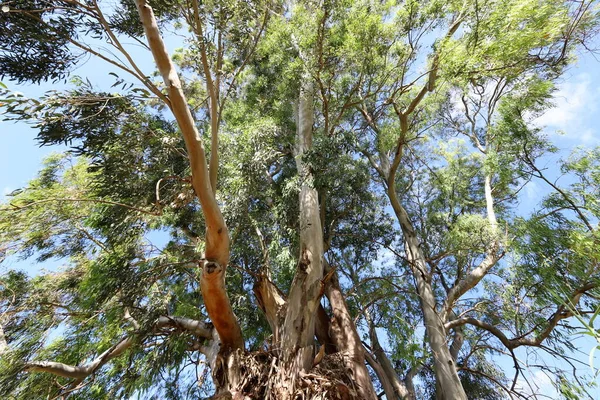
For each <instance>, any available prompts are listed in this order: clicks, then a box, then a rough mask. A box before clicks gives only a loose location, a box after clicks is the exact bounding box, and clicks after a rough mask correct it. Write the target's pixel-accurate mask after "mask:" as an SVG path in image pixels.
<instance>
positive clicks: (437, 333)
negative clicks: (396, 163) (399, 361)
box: [388, 185, 467, 400]
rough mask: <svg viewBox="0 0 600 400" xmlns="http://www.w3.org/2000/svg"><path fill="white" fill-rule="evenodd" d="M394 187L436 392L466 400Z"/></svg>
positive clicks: (447, 398)
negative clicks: (434, 378) (429, 352)
mask: <svg viewBox="0 0 600 400" xmlns="http://www.w3.org/2000/svg"><path fill="white" fill-rule="evenodd" d="M394 188H395V186H394V185H390V186H388V197H389V198H390V201H391V203H392V208H393V209H394V213H395V214H396V217H397V218H398V222H399V223H400V227H401V229H402V234H403V236H404V246H405V251H406V258H407V260H408V262H409V265H410V268H411V270H412V272H413V277H414V279H415V282H416V286H417V293H418V295H419V301H420V303H421V309H422V311H423V321H424V323H425V329H426V333H427V337H428V340H429V346H430V348H431V351H432V352H433V360H434V372H435V376H436V382H437V385H439V386H438V387H439V391H438V392H439V395H440V396H442V397H441V398H442V399H444V400H466V399H467V395H466V393H465V390H464V389H463V387H462V384H461V382H460V378H459V377H458V372H457V370H456V365H455V362H454V359H453V357H452V355H451V354H450V349H449V348H448V343H447V340H446V336H447V335H446V329H445V328H444V322H443V320H442V319H441V318H440V315H439V314H438V312H437V311H436V299H435V294H434V292H433V288H432V287H431V283H430V281H429V273H428V271H427V264H426V262H425V257H424V255H423V252H422V250H421V247H420V243H419V239H418V237H417V234H416V232H415V230H414V227H413V226H412V223H411V221H410V219H409V217H408V214H407V212H406V210H405V209H404V207H402V205H401V204H400V202H399V201H398V197H397V195H396V192H395V190H394Z"/></svg>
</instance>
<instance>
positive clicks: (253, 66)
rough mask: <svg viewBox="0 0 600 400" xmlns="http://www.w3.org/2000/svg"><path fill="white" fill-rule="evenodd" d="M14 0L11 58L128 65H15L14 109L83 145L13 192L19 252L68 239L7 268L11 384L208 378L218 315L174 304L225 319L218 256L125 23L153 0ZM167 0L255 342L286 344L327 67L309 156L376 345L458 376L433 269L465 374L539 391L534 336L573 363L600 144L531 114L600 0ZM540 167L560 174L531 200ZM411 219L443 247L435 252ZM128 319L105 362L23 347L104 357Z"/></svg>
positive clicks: (429, 383) (4, 378) (46, 139)
mask: <svg viewBox="0 0 600 400" xmlns="http://www.w3.org/2000/svg"><path fill="white" fill-rule="evenodd" d="M0 4H1V5H2V11H3V12H2V13H0V40H1V41H2V44H1V45H0V74H2V77H3V79H4V78H9V79H11V80H14V81H16V82H26V81H27V82H36V83H38V82H40V81H44V80H48V79H50V80H60V79H63V78H66V77H68V76H70V71H71V69H72V68H73V67H74V66H75V64H76V62H77V61H78V60H79V59H81V57H82V55H85V57H88V56H91V57H94V60H98V62H99V61H100V60H104V62H108V63H109V65H111V66H112V67H114V68H117V69H118V70H119V74H116V73H114V72H113V73H111V76H112V77H111V78H110V79H107V82H111V83H112V82H114V83H115V84H114V85H113V87H106V86H109V85H110V84H106V83H103V82H89V81H87V80H85V79H83V78H79V77H73V76H71V78H72V79H71V83H70V84H69V86H68V87H67V89H65V90H55V91H51V92H48V93H46V94H45V95H44V96H41V97H40V98H35V99H34V98H28V97H26V96H25V95H23V94H20V93H18V92H16V91H13V90H11V89H8V88H7V87H6V86H8V85H4V84H2V86H1V88H0V96H1V97H0V112H1V113H2V115H3V117H4V118H5V119H7V120H15V121H20V122H26V123H29V124H31V125H32V126H34V127H35V128H36V129H38V132H39V133H38V137H37V140H38V143H39V144H41V145H43V146H53V145H61V146H64V147H66V148H67V151H66V152H65V153H64V154H55V155H52V156H51V157H49V158H48V159H47V160H46V161H45V162H44V165H43V167H42V169H41V170H40V172H39V173H38V176H37V177H36V178H34V179H33V180H32V181H30V182H29V184H28V185H27V186H25V187H23V188H21V189H19V190H17V191H15V192H13V193H12V194H10V195H9V196H7V199H6V201H5V203H4V204H3V205H1V206H0V262H7V263H10V262H14V261H15V260H19V259H24V258H29V257H32V258H34V259H36V260H37V261H39V262H43V261H45V260H48V259H58V260H60V262H61V263H62V267H61V268H59V269H57V270H54V271H47V272H43V273H39V274H31V275H27V274H25V273H23V272H19V271H12V270H3V271H2V276H1V277H0V313H1V314H0V340H2V341H3V342H0V352H2V358H1V360H0V396H2V397H6V398H15V399H29V398H46V397H49V398H53V397H56V396H60V395H61V394H65V393H66V392H69V393H70V392H71V391H72V392H73V393H72V394H73V396H75V397H76V398H82V399H103V398H131V397H132V396H133V397H135V396H138V397H140V398H142V397H143V398H173V399H179V398H199V397H201V396H206V395H208V394H209V393H210V392H211V390H212V380H211V379H210V377H209V375H210V368H209V366H208V365H207V364H208V363H209V362H210V360H209V358H208V357H207V356H206V354H207V350H206V348H205V346H206V345H207V344H208V341H207V338H204V337H201V336H198V335H194V334H192V333H190V331H189V330H186V329H183V328H182V327H181V326H178V325H176V324H175V325H169V326H164V325H163V326H158V325H157V323H156V321H157V320H158V319H159V318H160V317H161V316H176V317H186V318H191V319H194V320H198V321H207V319H208V316H207V313H206V310H205V308H204V306H203V299H202V297H201V295H200V289H199V286H200V279H201V278H200V270H199V268H198V265H199V263H200V262H201V261H202V257H203V256H202V254H203V251H204V249H205V242H204V234H205V228H206V226H205V220H204V215H203V213H202V209H201V207H200V204H199V202H198V199H197V198H196V195H195V193H194V190H193V189H192V186H191V179H190V174H191V169H190V166H189V159H188V154H187V153H186V150H185V149H186V147H185V144H184V142H183V139H182V136H181V132H180V131H179V128H178V126H177V124H176V123H175V121H174V119H173V116H172V114H171V113H170V110H171V108H172V105H171V103H170V100H169V98H168V96H167V95H166V93H167V91H166V90H165V89H166V88H165V87H164V85H162V84H159V83H157V82H154V81H153V80H152V79H153V78H151V77H149V76H146V75H144V73H142V72H141V71H142V69H141V68H140V67H139V66H140V65H141V62H146V61H136V57H137V55H138V54H137V52H138V51H141V50H139V49H137V51H136V52H134V51H132V47H128V46H130V45H131V43H136V44H140V43H142V45H141V47H142V48H144V47H145V44H143V43H145V42H144V35H143V30H142V25H141V24H140V22H139V18H138V15H137V10H136V7H135V3H134V2H132V1H129V0H128V1H122V2H118V3H114V2H113V3H110V4H108V3H106V4H105V3H104V2H99V3H98V2H96V1H91V2H78V1H70V0H69V1H64V2H61V1H57V2H36V1H6V2H2V3H0ZM151 6H152V7H153V8H154V10H155V13H156V15H157V18H158V24H159V26H160V29H161V30H162V32H165V33H164V34H165V35H167V32H172V34H173V36H175V37H179V36H185V37H186V38H185V39H184V40H180V42H181V46H182V47H181V48H179V49H177V50H174V52H173V60H174V62H175V63H176V64H177V67H178V69H179V71H181V77H182V80H183V90H184V92H185V95H186V96H187V98H188V105H189V110H190V112H191V113H192V115H193V118H194V120H195V122H196V126H197V128H198V131H199V132H200V140H201V141H203V143H204V144H205V147H206V148H207V149H210V148H211V147H210V140H211V137H210V136H211V135H210V133H211V132H214V129H215V123H214V122H215V121H217V127H218V131H219V135H220V137H219V138H220V143H219V149H218V151H219V155H220V159H221V165H220V168H219V181H218V185H217V186H218V190H217V194H216V198H217V201H218V203H219V205H220V207H221V210H222V212H223V214H224V216H225V219H226V222H227V226H228V229H229V232H230V235H231V256H230V268H229V269H228V273H227V281H226V285H227V290H228V294H229V297H230V299H231V303H232V306H233V309H234V311H235V314H236V316H237V318H238V320H239V322H240V325H241V327H242V330H243V334H244V340H245V344H246V348H247V349H248V350H251V351H256V352H257V354H260V352H267V351H269V352H270V351H274V352H277V351H279V349H278V346H279V345H280V344H279V343H273V341H272V339H273V337H272V332H271V331H270V329H269V325H268V323H267V321H266V319H265V318H264V317H263V314H262V313H261V311H260V309H259V308H260V307H259V305H258V303H257V301H256V299H255V297H254V295H253V286H254V284H255V282H256V281H257V279H259V278H261V277H264V276H268V277H269V279H270V280H271V281H272V282H273V283H274V284H275V285H276V286H277V287H278V289H279V293H280V295H281V296H286V295H287V294H288V293H289V291H290V287H291V285H292V281H293V278H294V274H295V273H296V270H297V266H298V265H299V263H298V259H297V255H298V254H299V253H300V248H299V247H300V246H299V229H300V228H299V222H298V214H299V204H298V193H299V189H300V186H301V184H302V183H303V182H301V181H300V180H301V178H300V177H299V174H298V171H297V170H296V160H295V157H296V153H295V151H296V150H295V149H296V146H297V144H296V143H295V132H296V125H297V123H298V104H297V99H298V91H299V90H300V86H301V84H302V83H303V80H306V79H310V80H311V81H312V82H313V84H314V91H315V101H314V104H313V107H314V111H315V123H314V126H313V141H312V147H311V149H310V150H309V151H306V153H305V154H304V155H303V162H304V163H305V165H307V166H308V167H307V168H309V169H310V172H311V174H312V176H313V177H314V180H313V181H312V183H311V184H312V185H314V188H315V189H316V190H317V192H318V194H319V208H320V213H321V218H322V230H323V235H324V242H325V243H324V248H325V254H324V255H323V257H324V259H325V260H326V262H327V264H328V265H329V266H331V267H332V268H333V270H334V271H335V273H336V274H337V276H338V277H339V283H340V286H341V289H342V291H343V293H344V295H345V298H346V302H347V305H348V308H349V310H350V312H351V314H352V317H353V318H354V321H355V324H356V325H357V327H358V332H359V334H360V336H361V339H362V341H363V343H364V346H365V349H366V351H367V352H368V354H370V355H372V358H373V360H375V362H376V363H377V364H371V366H372V367H373V365H375V366H377V365H389V366H390V369H389V371H388V372H386V374H387V378H385V379H389V380H393V379H395V380H396V381H397V382H398V385H400V386H402V387H404V388H405V389H406V390H408V391H409V392H410V391H411V387H412V388H414V393H413V394H412V396H413V397H411V398H423V399H426V398H439V397H436V395H437V396H439V393H440V388H439V382H437V379H438V378H437V377H436V368H435V366H434V365H435V362H434V361H435V358H436V357H439V355H438V354H434V352H432V351H431V347H430V346H431V345H430V343H431V337H429V335H428V334H426V331H425V327H424V320H423V315H424V313H425V312H426V311H428V310H424V308H423V307H424V306H423V304H424V302H423V297H422V296H423V293H422V292H420V291H419V290H418V288H417V287H418V285H417V284H416V283H418V281H419V279H423V280H424V282H425V283H426V284H427V285H429V287H430V288H431V293H432V296H433V297H434V300H435V304H434V307H433V312H435V313H436V318H439V320H440V321H442V325H441V326H442V328H443V329H442V330H445V331H446V332H442V335H443V339H444V342H447V343H448V348H449V351H450V353H452V357H453V361H452V362H454V363H455V364H456V366H457V373H458V377H459V378H460V381H461V384H462V387H463V388H464V390H465V391H466V393H467V395H468V397H469V398H473V399H490V400H495V399H501V398H506V396H511V397H514V398H518V397H519V396H523V395H524V393H526V391H525V390H524V389H523V387H520V386H519V385H516V384H515V383H514V382H517V380H518V381H519V382H521V381H522V380H523V379H526V378H527V375H526V374H525V373H524V371H525V369H526V368H527V366H528V365H529V361H530V360H531V359H536V358H538V357H547V358H552V359H562V360H563V361H566V362H571V360H570V359H569V358H568V351H569V350H572V349H573V345H572V340H571V339H572V337H571V334H572V333H573V332H574V329H572V326H570V325H568V324H567V323H566V322H567V321H569V320H568V319H569V318H571V317H573V315H579V316H580V318H581V319H580V322H583V323H586V321H587V319H586V315H587V314H586V313H589V311H590V310H596V309H597V308H598V302H597V299H598V296H600V292H599V290H600V289H599V288H600V286H599V285H600V281H599V279H600V270H599V268H600V246H599V241H600V232H599V230H598V221H599V220H600V203H599V200H598V199H599V198H600V151H599V150H598V149H585V148H581V149H576V150H575V151H574V152H573V154H572V155H571V156H570V157H568V158H566V159H564V160H562V161H560V163H559V165H558V167H557V169H556V170H550V171H548V170H545V169H543V168H542V167H540V165H544V163H545V162H546V161H547V157H556V156H555V155H554V152H556V151H557V149H556V148H555V147H554V145H553V143H552V142H551V141H550V139H549V138H547V137H546V136H545V135H544V129H543V127H539V126H537V125H536V124H535V119H536V117H538V116H540V115H541V114H543V113H544V112H546V111H547V110H548V109H549V108H550V107H551V99H552V96H553V94H554V90H555V84H556V82H557V80H558V79H559V78H560V77H561V74H562V73H563V72H564V68H565V66H567V65H569V63H571V62H572V61H573V58H572V54H573V51H574V49H576V48H577V46H578V45H580V44H582V43H583V44H584V45H587V44H588V43H589V40H590V38H591V37H592V35H593V34H594V33H595V30H596V29H597V26H598V24H597V21H598V14H597V11H596V10H595V9H594V7H595V6H596V5H595V4H594V3H588V2H569V1H568V2H563V1H542V2H540V1H530V0H522V1H483V2H481V1H475V2H471V1H450V2H445V1H437V0H434V1H423V2H422V1H406V2H372V1H325V2H313V1H306V2H297V3H294V4H293V5H290V4H279V3H277V4H275V2H273V3H271V2H263V1H257V2H246V1H243V2H238V1H206V2H196V1H192V2H160V1H159V2H152V4H151ZM171 39H172V38H171ZM98 43H102V46H95V44H98ZM107 43H108V45H110V46H112V47H111V48H110V50H107V49H106V47H104V46H106V45H107ZM96 48H97V49H98V50H97V51H96V50H94V49H96ZM114 54H118V56H115V55H114ZM134 55H135V56H136V57H134ZM141 59H143V57H141ZM148 59H149V58H148ZM148 59H146V60H148ZM94 62H96V61H94ZM136 62H140V64H139V65H138V64H136ZM144 69H146V70H148V71H149V70H150V69H151V67H150V66H148V65H146V66H144ZM208 81H211V82H212V83H211V85H214V86H212V87H213V88H217V89H215V90H214V91H213V92H212V93H211V92H210V90H208V89H207V88H209V87H211V86H210V85H208V84H207V82H208ZM132 82H133V83H132ZM7 83H8V82H7ZM11 88H12V86H11ZM215 104H217V106H216V107H215ZM64 147H63V148H64ZM213 151H216V149H213ZM209 156H210V154H209ZM391 170H393V171H394V174H390V171H391ZM557 174H561V176H562V177H561V178H560V179H558V180H557ZM390 177H391V178H390ZM532 182H533V183H535V184H536V185H542V186H544V188H545V189H544V193H547V195H545V196H544V198H542V199H540V201H539V203H538V204H535V205H532V206H531V207H529V208H528V209H525V208H523V207H522V206H521V204H520V202H521V201H522V200H523V196H524V194H523V193H525V191H526V190H524V188H526V187H527V185H531V184H532ZM390 192H393V193H394V194H395V196H397V199H398V202H399V204H400V205H401V207H402V209H403V210H404V211H405V212H406V214H407V215H408V218H409V221H410V229H406V227H401V226H400V224H401V222H402V221H400V220H399V219H398V215H399V214H401V213H399V212H398V211H397V209H394V208H392V207H391V205H392V204H393V203H392V198H393V196H391V195H390ZM408 234H414V236H415V238H416V240H418V242H419V246H418V248H419V251H420V252H422V255H423V261H424V264H423V265H424V266H425V269H424V270H421V271H418V270H416V269H415V267H414V259H411V258H410V256H411V254H409V253H410V250H409V248H408V247H407V243H408V241H407V240H408V239H407V236H408ZM490 260H491V261H490ZM486 262H487V263H489V264H490V265H489V268H488V267H486V264H485V263H486ZM41 265H43V264H41ZM486 268H487V269H486ZM481 270H484V272H483V274H482V276H481V277H480V278H481V279H480V280H475V279H474V278H473V277H474V276H476V274H477V272H478V271H481ZM328 279H329V278H324V281H323V285H326V284H327V281H328ZM471 283H472V286H470V287H468V288H467V289H466V290H465V291H464V292H462V293H459V294H458V295H457V297H456V298H452V297H451V296H453V295H454V294H456V293H458V292H460V289H461V288H462V287H465V286H468V285H470V284H471ZM322 305H323V307H324V310H325V312H326V313H329V314H328V315H330V313H331V312H332V309H331V306H330V304H329V303H328V301H326V300H324V298H323V300H322ZM429 311H431V310H429ZM444 326H445V327H444ZM592 329H593V327H592ZM127 338H130V339H131V341H132V342H131V345H130V346H128V347H127V349H126V350H125V351H124V352H123V353H122V354H120V355H119V356H118V357H115V358H112V359H110V360H108V362H106V363H103V364H102V365H101V367H99V368H98V369H97V370H95V371H94V372H93V377H89V378H88V379H87V380H83V381H78V380H77V379H70V378H65V377H55V376H53V375H51V374H48V373H40V372H33V371H27V367H26V365H28V364H27V363H31V362H32V361H41V360H51V361H57V362H62V363H65V364H69V365H84V364H86V363H89V362H91V361H92V360H94V359H96V358H97V357H98V356H99V355H101V354H103V352H105V351H107V350H108V351H110V350H111V349H113V347H114V346H116V345H117V344H118V343H120V341H122V340H126V339H127ZM3 344H5V346H3ZM521 348H527V349H528V354H524V355H523V358H521V354H519V357H517V356H515V351H517V352H518V351H519V350H520V349H521ZM379 350H381V351H379ZM528 356H531V359H528V358H527V357H528ZM513 357H514V358H513ZM506 365H511V366H512V365H516V366H517V368H513V369H507V368H506ZM576 366H577V365H576ZM531 371H535V369H533V368H532V369H531ZM544 371H545V373H548V374H550V375H551V376H552V377H553V378H555V382H556V384H557V387H558V388H559V389H560V390H561V391H562V392H563V394H564V395H565V396H567V398H569V397H568V396H569V395H570V396H571V398H574V397H573V396H576V395H577V396H581V397H584V396H586V394H585V393H586V392H585V387H586V386H585V381H586V376H585V373H583V372H581V371H580V370H579V369H577V368H573V367H572V366H570V365H569V367H568V368H562V367H560V365H559V366H557V367H553V368H550V367H548V368H546V369H545V370H544ZM372 372H373V376H372V377H373V380H374V382H375V386H376V388H378V389H382V390H383V388H384V385H383V384H382V383H383V382H382V380H385V379H384V378H382V377H381V376H379V375H376V374H375V372H376V370H375V367H373V370H372ZM513 374H516V375H513ZM415 387H416V388H415ZM569 393H571V394H569ZM409 395H410V393H409ZM414 396H416V397H414Z"/></svg>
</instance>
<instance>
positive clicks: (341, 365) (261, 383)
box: [212, 351, 359, 400]
mask: <svg viewBox="0 0 600 400" xmlns="http://www.w3.org/2000/svg"><path fill="white" fill-rule="evenodd" d="M232 357H235V365H236V366H235V368H234V370H230V371H227V373H228V375H229V379H228V381H229V382H230V383H231V384H229V385H228V386H229V387H227V388H225V387H222V388H219V389H218V390H217V394H216V395H215V396H213V397H212V399H213V400H224V399H231V400H250V399H261V400H262V399H265V400H296V399H303V400H313V399H314V400H330V399H331V400H359V397H358V395H357V393H358V392H359V391H358V388H357V387H356V384H355V382H354V379H353V377H352V374H351V372H350V371H349V370H348V369H347V368H346V365H347V362H346V360H344V355H343V354H342V353H336V354H331V355H326V356H324V357H323V358H322V360H321V361H320V362H318V363H317V365H315V366H314V367H313V368H312V369H311V370H310V371H308V372H299V373H298V374H297V376H296V377H295V382H294V383H295V384H294V385H290V384H289V382H283V381H282V378H281V377H282V376H286V375H289V374H281V373H280V372H281V371H280V368H282V366H283V365H284V363H283V361H282V360H281V359H280V358H278V357H277V356H276V355H275V354H274V352H267V351H258V352H253V353H240V352H238V353H237V354H235V355H232ZM230 365H231V364H230ZM291 386H294V387H295V388H294V389H293V390H292V389H290V387H291Z"/></svg>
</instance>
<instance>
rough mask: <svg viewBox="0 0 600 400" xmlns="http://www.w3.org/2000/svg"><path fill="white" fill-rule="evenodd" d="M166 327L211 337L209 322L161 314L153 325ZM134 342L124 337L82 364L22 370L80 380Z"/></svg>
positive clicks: (49, 363)
mask: <svg viewBox="0 0 600 400" xmlns="http://www.w3.org/2000/svg"><path fill="white" fill-rule="evenodd" d="M127 315H128V313H126V318H127ZM167 327H172V328H173V327H174V328H181V329H184V330H186V331H188V332H190V333H192V334H194V335H195V336H198V337H201V338H204V339H209V340H210V339H211V338H212V327H211V325H210V324H207V323H205V322H201V321H196V320H193V319H190V318H183V317H171V316H162V317H159V318H158V320H157V321H156V323H155V325H154V329H155V330H158V329H162V328H167ZM134 343H135V336H128V337H124V338H122V339H121V340H119V341H118V342H117V343H116V344H115V345H113V346H112V347H110V348H109V349H108V350H106V351H104V352H103V353H102V354H100V355H99V356H98V357H96V358H95V359H94V360H92V361H90V362H89V363H87V364H84V365H68V364H65V363H60V362H55V361H33V362H30V363H27V364H25V367H24V370H25V371H28V372H47V373H50V374H53V375H58V376H62V377H65V378H72V379H77V380H78V381H81V380H83V379H85V378H86V377H88V376H90V375H92V374H93V373H94V372H96V371H97V370H98V369H99V368H100V367H102V366H103V365H104V364H106V363H107V362H109V361H110V360H112V359H113V358H116V357H118V356H120V355H121V354H123V353H124V352H125V351H126V350H127V349H129V348H130V347H131V346H132V345H133V344H134Z"/></svg>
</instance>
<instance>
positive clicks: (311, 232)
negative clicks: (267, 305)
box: [280, 73, 323, 393]
mask: <svg viewBox="0 0 600 400" xmlns="http://www.w3.org/2000/svg"><path fill="white" fill-rule="evenodd" d="M313 99H314V89H313V83H312V78H311V77H310V74H308V73H305V74H303V76H302V82H301V86H300V95H299V99H298V107H297V121H296V131H297V134H296V154H295V156H296V166H297V169H298V175H299V177H300V181H301V184H300V195H299V203H300V257H299V260H298V266H297V269H296V275H295V276H294V280H293V282H292V287H291V289H290V293H289V296H288V307H287V313H286V316H285V321H284V324H283V330H282V343H281V344H282V346H281V347H282V350H283V354H282V358H283V362H284V365H285V367H284V368H282V369H281V370H280V371H281V374H282V375H283V376H282V381H283V382H284V384H285V385H286V386H288V390H289V391H290V393H293V392H294V389H295V384H296V382H295V381H296V378H297V376H298V374H299V373H300V372H306V371H308V370H309V369H310V368H311V367H312V361H313V358H314V346H313V343H314V335H315V315H316V312H317V308H318V307H319V292H320V281H321V278H322V277H323V262H322V260H323V232H322V230H321V218H320V214H319V199H318V194H317V190H316V189H315V188H314V186H313V176H312V173H311V171H310V167H309V166H308V165H306V163H305V162H304V160H303V158H302V157H303V155H304V153H305V152H306V151H307V150H309V149H311V147H312V130H313V121H314V109H313Z"/></svg>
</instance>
